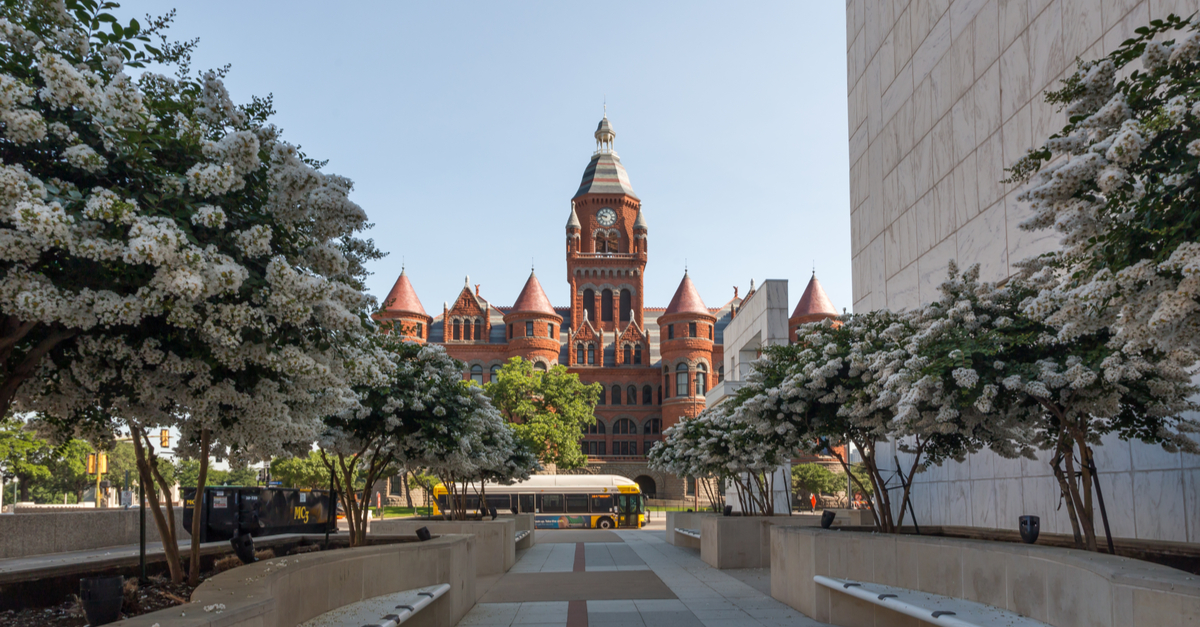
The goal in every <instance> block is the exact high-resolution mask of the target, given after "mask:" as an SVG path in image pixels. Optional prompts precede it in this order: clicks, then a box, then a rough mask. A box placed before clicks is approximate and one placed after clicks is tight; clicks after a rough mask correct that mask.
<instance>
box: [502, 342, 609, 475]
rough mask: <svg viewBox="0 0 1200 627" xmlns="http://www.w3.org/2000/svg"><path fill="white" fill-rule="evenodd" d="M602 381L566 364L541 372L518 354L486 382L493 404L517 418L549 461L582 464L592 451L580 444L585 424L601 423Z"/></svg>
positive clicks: (521, 434)
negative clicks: (590, 379) (570, 369)
mask: <svg viewBox="0 0 1200 627" xmlns="http://www.w3.org/2000/svg"><path fill="white" fill-rule="evenodd" d="M601 389H602V386H601V384H599V383H593V384H590V385H588V384H584V383H583V382H581V381H580V380H579V375H577V374H571V373H569V372H567V369H566V367H564V366H554V367H553V368H551V369H549V370H547V371H545V372H540V371H537V370H535V369H534V367H533V362H529V361H526V360H524V359H521V358H520V357H513V358H512V359H510V360H509V361H508V363H506V364H504V366H503V367H502V368H500V371H499V376H497V377H495V380H493V381H492V382H491V383H488V384H487V385H485V386H484V390H485V391H486V392H487V395H488V396H489V397H490V398H491V399H492V404H493V405H495V406H496V409H499V410H500V413H501V414H502V415H503V416H504V418H505V419H506V420H508V422H510V423H512V425H513V429H514V431H516V435H517V437H518V438H520V439H521V440H523V441H524V442H525V443H526V444H527V445H528V446H529V448H530V449H532V450H533V452H534V454H535V455H537V457H538V459H540V460H541V462H542V463H543V464H554V465H555V466H557V467H558V469H560V470H570V469H572V468H580V467H582V466H583V465H584V464H585V463H587V456H586V455H584V454H583V451H582V450H581V449H580V447H579V441H580V440H581V439H582V438H583V428H584V427H587V426H590V425H594V424H596V415H595V411H596V402H597V401H598V400H600V390H601Z"/></svg>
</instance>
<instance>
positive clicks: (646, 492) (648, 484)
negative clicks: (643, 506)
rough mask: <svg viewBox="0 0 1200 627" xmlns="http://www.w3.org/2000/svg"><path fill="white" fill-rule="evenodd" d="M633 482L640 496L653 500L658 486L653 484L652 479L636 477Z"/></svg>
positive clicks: (644, 476) (641, 476)
mask: <svg viewBox="0 0 1200 627" xmlns="http://www.w3.org/2000/svg"><path fill="white" fill-rule="evenodd" d="M634 481H635V482H636V483H637V484H638V489H639V490H641V491H642V496H645V497H646V498H648V499H652V498H654V495H655V494H656V493H657V492H658V484H657V483H655V482H654V478H653V477H647V476H646V475H638V477H637V478H636V479H634Z"/></svg>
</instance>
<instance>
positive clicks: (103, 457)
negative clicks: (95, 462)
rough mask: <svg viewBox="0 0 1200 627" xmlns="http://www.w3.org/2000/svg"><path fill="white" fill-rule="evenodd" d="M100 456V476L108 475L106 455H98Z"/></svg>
mask: <svg viewBox="0 0 1200 627" xmlns="http://www.w3.org/2000/svg"><path fill="white" fill-rule="evenodd" d="M99 455H100V474H102V475H106V474H108V453H99Z"/></svg>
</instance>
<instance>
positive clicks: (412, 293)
mask: <svg viewBox="0 0 1200 627" xmlns="http://www.w3.org/2000/svg"><path fill="white" fill-rule="evenodd" d="M383 310H384V311H395V312H407V313H416V314H421V315H422V316H428V315H429V314H427V313H425V308H424V307H422V306H421V299H419V298H417V292H416V290H414V289H413V286H412V283H410V282H409V280H408V274H406V273H405V272H404V270H401V271H400V278H398V279H396V284H395V285H393V286H392V291H390V292H388V295H387V298H385V299H383Z"/></svg>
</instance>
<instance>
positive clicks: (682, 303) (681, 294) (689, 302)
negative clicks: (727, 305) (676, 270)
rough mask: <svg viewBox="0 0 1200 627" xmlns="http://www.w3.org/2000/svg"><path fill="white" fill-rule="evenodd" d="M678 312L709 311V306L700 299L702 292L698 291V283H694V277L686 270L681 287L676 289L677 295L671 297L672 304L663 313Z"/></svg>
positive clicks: (704, 312)
mask: <svg viewBox="0 0 1200 627" xmlns="http://www.w3.org/2000/svg"><path fill="white" fill-rule="evenodd" d="M677 313H702V314H707V313H708V307H705V306H704V301H703V300H701V299H700V292H698V291H696V284H695V283H692V278H691V277H689V276H688V275H687V273H686V272H684V273H683V280H682V281H680V282H679V289H677V290H675V296H674V297H672V298H671V304H669V305H667V310H666V311H664V312H663V315H664V316H666V315H670V314H677Z"/></svg>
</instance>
